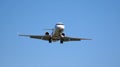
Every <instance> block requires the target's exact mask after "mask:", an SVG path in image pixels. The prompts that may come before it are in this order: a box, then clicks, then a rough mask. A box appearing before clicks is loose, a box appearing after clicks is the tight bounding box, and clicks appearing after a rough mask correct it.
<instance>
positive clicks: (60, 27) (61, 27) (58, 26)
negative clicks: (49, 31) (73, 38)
mask: <svg viewBox="0 0 120 67" xmlns="http://www.w3.org/2000/svg"><path fill="white" fill-rule="evenodd" d="M57 28H59V29H64V28H65V27H64V26H63V25H57Z"/></svg>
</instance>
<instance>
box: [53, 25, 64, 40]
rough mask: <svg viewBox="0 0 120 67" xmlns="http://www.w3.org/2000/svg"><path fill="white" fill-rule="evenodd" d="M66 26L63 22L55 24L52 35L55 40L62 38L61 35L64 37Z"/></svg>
mask: <svg viewBox="0 0 120 67" xmlns="http://www.w3.org/2000/svg"><path fill="white" fill-rule="evenodd" d="M64 28H65V26H64V24H62V23H58V24H56V25H55V29H54V30H53V32H52V36H51V37H52V40H53V41H56V40H58V39H60V38H61V37H64V36H63V35H62V34H63V31H64Z"/></svg>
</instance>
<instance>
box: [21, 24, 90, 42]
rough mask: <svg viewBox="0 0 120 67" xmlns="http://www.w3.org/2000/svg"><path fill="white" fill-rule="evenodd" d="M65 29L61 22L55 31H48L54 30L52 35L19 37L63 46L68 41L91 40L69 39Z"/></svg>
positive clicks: (47, 33) (46, 33)
mask: <svg viewBox="0 0 120 67" xmlns="http://www.w3.org/2000/svg"><path fill="white" fill-rule="evenodd" d="M64 28H65V26H64V24H63V23H61V22H59V23H57V24H56V25H55V28H54V29H48V30H52V33H51V35H50V34H49V32H45V35H19V36H26V37H30V38H35V39H41V40H46V41H48V42H49V43H52V42H56V41H60V43H61V44H63V42H68V41H81V40H91V39H88V38H75V37H68V36H66V35H65V33H63V31H64Z"/></svg>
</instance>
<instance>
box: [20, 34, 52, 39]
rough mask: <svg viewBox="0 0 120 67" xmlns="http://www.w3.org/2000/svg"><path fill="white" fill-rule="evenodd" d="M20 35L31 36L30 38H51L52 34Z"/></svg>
mask: <svg viewBox="0 0 120 67" xmlns="http://www.w3.org/2000/svg"><path fill="white" fill-rule="evenodd" d="M19 36H26V37H30V38H34V39H42V40H49V39H50V35H48V36H45V35H19Z"/></svg>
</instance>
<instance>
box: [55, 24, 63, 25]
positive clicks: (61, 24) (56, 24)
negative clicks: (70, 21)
mask: <svg viewBox="0 0 120 67" xmlns="http://www.w3.org/2000/svg"><path fill="white" fill-rule="evenodd" d="M56 25H64V24H56Z"/></svg>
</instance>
